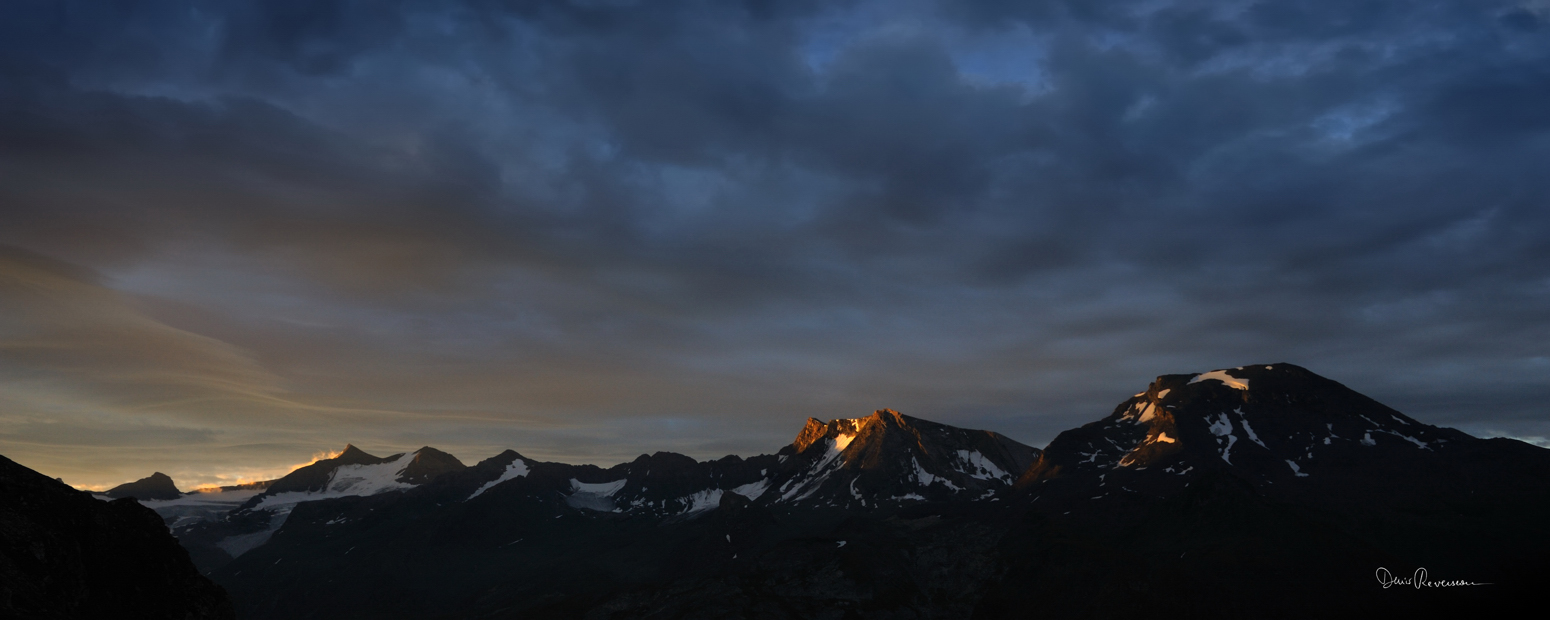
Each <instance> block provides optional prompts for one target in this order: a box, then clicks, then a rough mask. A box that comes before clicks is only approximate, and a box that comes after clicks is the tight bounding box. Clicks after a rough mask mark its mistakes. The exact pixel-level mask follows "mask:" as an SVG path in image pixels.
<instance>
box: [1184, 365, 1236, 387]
mask: <svg viewBox="0 0 1550 620" xmlns="http://www.w3.org/2000/svg"><path fill="white" fill-rule="evenodd" d="M1234 370H1236V369H1234ZM1213 380H1214V381H1221V382H1222V383H1225V384H1227V386H1228V387H1232V388H1237V389H1240V390H1247V389H1249V380H1248V379H1239V378H1237V377H1234V376H1232V375H1229V374H1227V371H1225V370H1213V371H1211V372H1208V373H1202V374H1198V375H1195V378H1194V379H1190V380H1189V382H1190V383H1200V382H1201V381H1213Z"/></svg>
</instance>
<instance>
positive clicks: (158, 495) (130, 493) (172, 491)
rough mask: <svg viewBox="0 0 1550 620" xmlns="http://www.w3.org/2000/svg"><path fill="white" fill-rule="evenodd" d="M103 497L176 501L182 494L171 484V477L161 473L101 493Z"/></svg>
mask: <svg viewBox="0 0 1550 620" xmlns="http://www.w3.org/2000/svg"><path fill="white" fill-rule="evenodd" d="M103 495H107V496H108V497H111V498H114V499H118V498H121V497H133V498H135V499H138V500H141V501H145V500H155V499H177V498H179V497H182V496H183V492H182V491H179V490H178V487H177V485H175V484H173V482H172V477H171V476H168V475H167V474H164V473H161V472H155V473H153V474H151V475H149V476H146V477H144V478H141V479H139V480H136V481H134V482H128V483H124V484H121V485H118V486H116V487H113V488H111V489H108V490H107V492H105V493H103Z"/></svg>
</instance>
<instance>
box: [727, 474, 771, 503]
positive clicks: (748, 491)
mask: <svg viewBox="0 0 1550 620" xmlns="http://www.w3.org/2000/svg"><path fill="white" fill-rule="evenodd" d="M769 488H770V479H769V478H765V479H763V480H760V481H758V482H750V483H748V484H745V485H743V486H740V487H736V488H734V489H732V492H733V493H736V494H738V495H741V496H743V497H746V498H748V499H759V496H760V495H764V492H765V491H768V490H769Z"/></svg>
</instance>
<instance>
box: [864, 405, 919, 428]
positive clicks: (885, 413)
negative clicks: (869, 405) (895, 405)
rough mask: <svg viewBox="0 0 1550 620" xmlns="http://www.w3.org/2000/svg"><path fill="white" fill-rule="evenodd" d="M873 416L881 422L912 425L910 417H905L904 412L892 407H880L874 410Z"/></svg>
mask: <svg viewBox="0 0 1550 620" xmlns="http://www.w3.org/2000/svg"><path fill="white" fill-rule="evenodd" d="M871 417H872V418H873V419H876V420H879V421H881V422H885V423H891V424H893V425H895V426H909V425H910V423H909V418H907V417H905V415H904V414H902V413H899V412H897V411H894V410H892V409H878V410H877V411H873V412H872V416H871Z"/></svg>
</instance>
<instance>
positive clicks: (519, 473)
mask: <svg viewBox="0 0 1550 620" xmlns="http://www.w3.org/2000/svg"><path fill="white" fill-rule="evenodd" d="M527 472H528V469H527V463H526V462H524V461H523V460H522V459H520V458H519V459H517V460H515V461H512V462H511V463H510V464H509V465H507V466H506V471H503V472H501V475H500V477H499V478H496V479H494V480H491V481H489V482H486V483H484V486H482V487H479V490H478V491H474V494H473V495H470V496H468V499H473V498H475V497H479V496H480V495H482V494H483V493H484V492H485V491H488V490H490V489H491V488H493V487H494V486H495V485H497V484H500V483H502V482H505V481H507V480H513V479H516V478H521V477H523V476H526V475H527ZM468 499H465V500H463V501H465V502H466V501H468Z"/></svg>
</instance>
